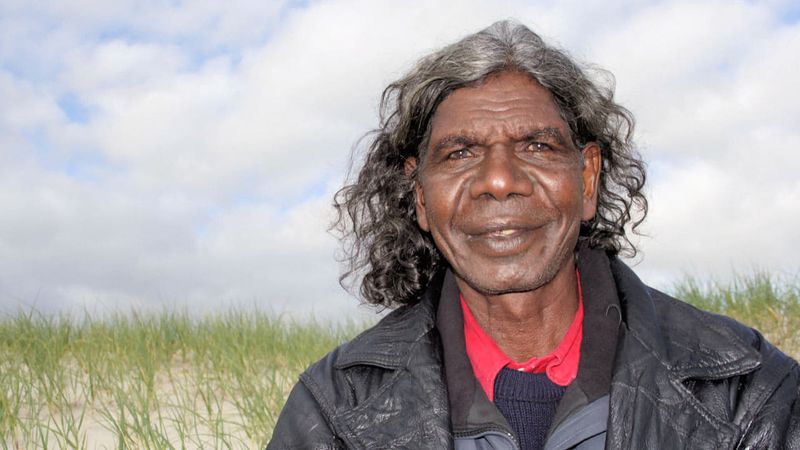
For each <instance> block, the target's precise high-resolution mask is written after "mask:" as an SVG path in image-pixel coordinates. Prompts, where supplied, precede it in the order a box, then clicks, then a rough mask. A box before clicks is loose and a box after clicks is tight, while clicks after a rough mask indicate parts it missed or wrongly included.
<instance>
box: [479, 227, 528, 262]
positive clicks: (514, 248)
mask: <svg viewBox="0 0 800 450" xmlns="http://www.w3.org/2000/svg"><path fill="white" fill-rule="evenodd" d="M533 231H534V230H530V229H516V230H514V232H513V233H508V234H499V233H485V234H478V235H471V236H470V239H469V240H470V242H471V243H472V244H473V245H477V246H478V247H479V249H481V250H482V252H483V253H488V254H491V255H492V256H511V255H514V254H516V253H519V252H520V251H521V250H522V248H524V247H525V246H526V244H528V241H529V240H530V239H531V238H532V237H533Z"/></svg>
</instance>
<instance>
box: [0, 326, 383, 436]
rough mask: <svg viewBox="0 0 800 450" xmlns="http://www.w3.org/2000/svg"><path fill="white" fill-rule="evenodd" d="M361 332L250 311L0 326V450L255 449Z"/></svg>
mask: <svg viewBox="0 0 800 450" xmlns="http://www.w3.org/2000/svg"><path fill="white" fill-rule="evenodd" d="M366 326H367V324H364V323H344V324H338V325H337V324H328V323H322V322H318V321H314V320H309V321H306V322H298V321H294V320H289V319H286V318H281V317H275V316H274V315H270V314H266V313H258V312H252V311H231V312H228V313H225V314H221V315H219V316H213V317H206V318H202V319H192V318H190V317H189V316H188V315H187V314H181V313H173V312H164V313H159V314H135V313H134V314H129V315H123V314H117V315H112V316H110V317H105V318H103V319H102V320H97V319H94V318H92V317H90V316H89V315H86V316H85V317H82V318H80V319H78V320H76V319H71V318H68V317H66V316H52V317H51V316H44V315H41V314H36V313H20V314H18V315H16V316H13V317H7V318H5V319H4V320H2V321H0V448H8V449H28V448H55V449H62V448H63V449H74V448H90V449H93V448H108V449H113V448H117V449H130V448H152V449H171V448H175V449H188V448H221V449H229V448H230V449H239V448H257V447H262V446H263V445H264V444H265V443H266V442H267V440H268V439H269V437H270V435H271V432H272V428H273V427H274V424H275V421H276V419H277V413H278V412H279V411H280V408H281V407H282V405H283V402H284V400H285V398H286V395H287V394H288V392H289V389H290V388H291V386H292V385H293V384H294V383H295V381H296V377H297V374H299V373H300V372H301V371H302V370H303V369H305V367H306V366H307V365H308V364H309V363H310V362H312V361H314V360H316V359H318V358H320V357H321V356H322V355H324V354H325V353H326V352H327V351H329V350H330V349H331V348H333V347H335V346H337V345H338V344H340V343H341V342H343V341H345V340H347V339H349V338H351V337H352V336H354V335H355V334H356V333H357V332H359V331H360V330H361V329H363V328H365V327H366Z"/></svg>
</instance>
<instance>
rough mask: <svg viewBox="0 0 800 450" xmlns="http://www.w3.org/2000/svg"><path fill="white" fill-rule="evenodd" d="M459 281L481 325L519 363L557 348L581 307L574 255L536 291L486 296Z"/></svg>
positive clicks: (468, 303)
mask: <svg viewBox="0 0 800 450" xmlns="http://www.w3.org/2000/svg"><path fill="white" fill-rule="evenodd" d="M456 283H457V284H458V287H459V289H460V290H461V295H462V296H463V297H464V301H465V302H466V304H467V306H469V309H470V311H471V312H472V315H473V316H475V320H476V321H477V322H478V324H479V325H480V326H481V328H483V329H484V330H485V331H486V333H487V334H488V335H489V336H490V337H491V338H492V339H493V340H494V342H495V343H496V344H497V346H498V347H500V349H501V350H502V351H503V352H504V353H505V354H506V355H508V356H509V357H510V358H511V359H513V360H514V361H516V362H524V361H527V360H529V359H531V358H533V357H542V356H545V355H547V354H549V353H551V352H552V351H553V350H555V348H556V347H558V344H559V343H561V340H562V339H563V338H564V335H566V333H567V330H568V329H569V326H570V325H571V324H572V321H573V319H574V318H575V313H576V312H577V310H578V301H579V300H578V279H577V275H576V274H575V263H574V259H573V258H569V261H568V262H567V264H564V266H563V267H562V268H561V269H560V270H559V272H558V273H557V274H556V276H555V277H554V278H553V279H552V280H551V281H550V282H548V283H547V284H544V285H542V286H540V287H539V288H537V289H535V290H533V291H527V292H514V293H508V294H500V295H485V294H482V293H480V292H478V291H476V290H474V289H472V288H471V287H470V286H469V285H468V284H467V283H466V282H465V281H463V280H462V279H461V278H460V277H458V276H456Z"/></svg>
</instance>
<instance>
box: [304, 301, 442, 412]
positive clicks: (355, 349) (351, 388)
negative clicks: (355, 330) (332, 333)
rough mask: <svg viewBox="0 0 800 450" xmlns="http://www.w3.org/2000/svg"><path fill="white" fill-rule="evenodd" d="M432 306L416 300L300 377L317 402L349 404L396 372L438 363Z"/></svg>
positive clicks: (380, 384)
mask: <svg viewBox="0 0 800 450" xmlns="http://www.w3.org/2000/svg"><path fill="white" fill-rule="evenodd" d="M434 324H435V317H434V312H433V306H432V305H431V304H430V303H429V302H419V303H416V304H414V305H409V306H404V307H401V308H399V309H397V310H394V311H392V312H391V313H389V314H388V315H386V316H385V317H384V318H383V319H381V320H380V321H379V322H378V323H377V324H375V325H374V326H372V327H370V328H369V329H367V330H365V331H364V332H362V333H361V334H359V335H358V336H356V337H355V338H353V339H352V340H351V341H349V342H346V343H344V344H342V345H340V346H339V347H337V348H335V349H334V350H332V351H331V352H330V353H328V354H327V355H325V356H324V357H323V358H322V359H320V360H319V361H317V362H315V363H314V364H312V365H311V366H310V367H309V368H308V369H307V370H306V371H305V372H304V373H303V374H301V375H300V382H301V383H303V384H304V385H305V386H306V387H307V388H308V389H309V391H311V393H312V394H313V395H314V397H316V398H317V401H318V402H320V403H321V404H325V403H330V405H331V407H332V408H334V409H335V408H340V407H342V406H344V405H346V407H348V408H350V407H353V406H355V405H356V404H358V403H360V402H361V401H362V400H363V399H364V398H368V397H370V396H371V395H372V394H373V393H374V391H376V390H377V389H378V388H379V387H380V386H383V385H384V384H385V383H386V382H387V381H388V377H391V376H393V374H394V373H395V372H397V371H398V370H401V369H402V370H406V369H408V370H415V371H416V370H420V367H421V366H423V365H424V364H426V363H427V364H430V363H431V362H435V361H438V348H439V347H438V345H439V344H438V335H436V333H435V329H434Z"/></svg>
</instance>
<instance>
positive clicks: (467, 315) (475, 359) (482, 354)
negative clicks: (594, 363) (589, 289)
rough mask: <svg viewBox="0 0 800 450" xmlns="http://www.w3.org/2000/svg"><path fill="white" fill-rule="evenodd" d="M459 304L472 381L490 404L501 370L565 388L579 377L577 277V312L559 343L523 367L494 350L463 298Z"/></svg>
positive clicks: (580, 303)
mask: <svg viewBox="0 0 800 450" xmlns="http://www.w3.org/2000/svg"><path fill="white" fill-rule="evenodd" d="M460 300H461V310H462V314H463V317H464V338H465V344H466V351H467V356H468V357H469V360H470V362H471V363H472V369H473V371H474V373H475V378H477V380H478V382H479V383H480V385H481V387H482V388H483V390H484V392H486V395H487V396H488V397H489V399H490V400H492V399H493V398H494V381H495V378H497V374H498V373H499V372H500V370H501V369H503V368H504V367H508V368H509V369H514V370H521V371H524V372H530V373H542V372H545V373H546V374H547V377H548V378H549V379H550V381H552V382H553V383H555V384H557V385H559V386H567V385H569V384H570V383H571V382H572V381H573V380H574V379H575V377H576V376H577V374H578V362H579V360H580V346H581V339H582V335H583V295H582V292H581V283H580V274H578V310H577V311H576V313H575V318H574V319H573V320H572V324H571V325H570V327H569V329H568V330H567V333H566V334H565V335H564V338H563V339H562V340H561V343H560V344H559V345H558V346H557V347H556V348H555V349H554V350H553V351H552V352H551V353H549V354H547V355H545V356H542V357H540V358H536V357H534V358H531V359H529V360H528V361H525V362H522V363H517V362H516V361H514V360H512V359H511V358H509V357H508V356H507V355H506V354H505V353H504V352H503V351H502V350H501V349H500V347H498V346H497V344H496V343H495V342H494V340H493V339H492V338H491V337H490V336H489V335H488V334H487V333H486V331H484V330H483V328H481V326H480V325H479V324H478V322H477V321H476V320H475V317H474V316H473V315H472V312H471V311H470V309H469V307H468V306H467V304H466V302H465V301H464V298H463V296H460Z"/></svg>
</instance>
